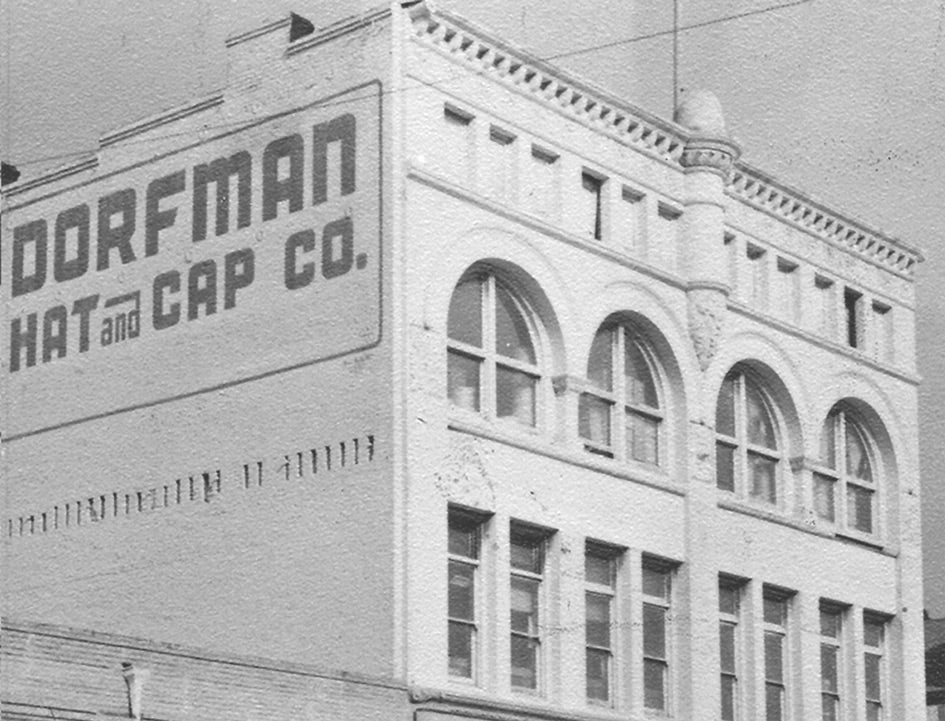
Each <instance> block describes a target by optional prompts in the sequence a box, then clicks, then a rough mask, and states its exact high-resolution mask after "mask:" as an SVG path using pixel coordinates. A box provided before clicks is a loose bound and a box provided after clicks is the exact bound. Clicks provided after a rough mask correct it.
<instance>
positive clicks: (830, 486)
mask: <svg viewBox="0 0 945 721" xmlns="http://www.w3.org/2000/svg"><path fill="white" fill-rule="evenodd" d="M835 484H836V480H834V479H833V478H830V477H829V476H822V475H820V474H819V473H815V474H814V510H815V511H817V515H818V516H820V517H821V518H823V519H826V520H828V521H835V520H836V519H837V509H836V501H835V499H834V488H835Z"/></svg>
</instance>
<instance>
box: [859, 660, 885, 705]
mask: <svg viewBox="0 0 945 721" xmlns="http://www.w3.org/2000/svg"><path fill="white" fill-rule="evenodd" d="M881 662H882V658H881V657H880V656H877V655H875V654H872V653H866V654H863V663H864V671H865V672H866V698H867V699H869V700H870V701H879V700H880V699H882V697H883V691H882V688H883V685H882V677H881V673H882V671H881Z"/></svg>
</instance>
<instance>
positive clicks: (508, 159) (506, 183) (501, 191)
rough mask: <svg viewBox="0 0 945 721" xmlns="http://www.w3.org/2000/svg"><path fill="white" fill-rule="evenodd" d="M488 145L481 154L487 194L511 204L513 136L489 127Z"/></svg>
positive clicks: (513, 173) (513, 154)
mask: <svg viewBox="0 0 945 721" xmlns="http://www.w3.org/2000/svg"><path fill="white" fill-rule="evenodd" d="M489 141H490V142H489V143H487V144H486V145H487V147H486V149H485V152H484V153H483V165H484V167H483V176H482V180H483V181H484V182H485V183H486V185H487V188H488V192H489V194H490V195H491V196H492V197H493V198H495V199H497V200H499V201H500V202H503V203H508V204H512V203H513V196H514V192H515V187H514V175H515V146H514V145H513V143H514V141H515V135H513V134H512V133H510V132H509V131H507V130H504V129H503V128H500V127H498V126H496V125H491V126H489Z"/></svg>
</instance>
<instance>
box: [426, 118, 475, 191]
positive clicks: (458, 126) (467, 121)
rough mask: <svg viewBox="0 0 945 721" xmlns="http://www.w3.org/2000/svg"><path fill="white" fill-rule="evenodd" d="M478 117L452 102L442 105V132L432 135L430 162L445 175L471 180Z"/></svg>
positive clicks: (456, 178)
mask: <svg viewBox="0 0 945 721" xmlns="http://www.w3.org/2000/svg"><path fill="white" fill-rule="evenodd" d="M474 118H475V116H474V115H473V114H472V113H470V112H468V111H466V110H463V109H462V108H458V107H456V106H455V105H451V104H450V103H445V104H444V105H443V124H442V126H440V128H439V129H440V132H437V133H434V134H433V137H431V138H430V142H431V146H430V152H429V154H428V157H429V162H430V164H431V165H432V166H433V167H434V168H435V169H436V170H438V171H439V172H440V173H442V174H443V175H446V176H447V177H450V178H453V179H455V180H463V181H466V182H468V181H469V180H470V175H471V171H472V167H471V166H472V163H471V160H470V159H471V158H472V157H473V152H472V151H473V135H472V129H473V119H474Z"/></svg>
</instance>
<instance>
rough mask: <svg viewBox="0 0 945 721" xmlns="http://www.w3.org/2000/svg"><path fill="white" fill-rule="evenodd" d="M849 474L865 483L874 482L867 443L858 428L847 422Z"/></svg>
mask: <svg viewBox="0 0 945 721" xmlns="http://www.w3.org/2000/svg"><path fill="white" fill-rule="evenodd" d="M846 450H847V458H846V460H847V474H849V475H851V476H854V477H855V478H859V479H861V480H864V481H869V482H872V480H873V471H872V469H871V468H870V457H869V454H868V453H867V452H866V443H865V442H864V440H863V437H862V436H861V435H860V433H859V432H858V431H857V429H856V426H855V425H854V424H853V422H852V421H850V420H849V419H848V420H847V443H846Z"/></svg>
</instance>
